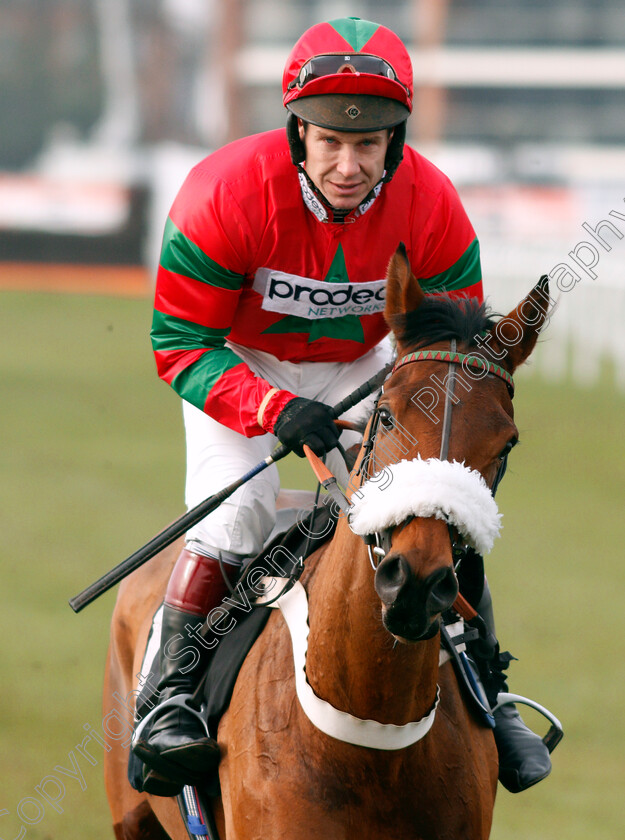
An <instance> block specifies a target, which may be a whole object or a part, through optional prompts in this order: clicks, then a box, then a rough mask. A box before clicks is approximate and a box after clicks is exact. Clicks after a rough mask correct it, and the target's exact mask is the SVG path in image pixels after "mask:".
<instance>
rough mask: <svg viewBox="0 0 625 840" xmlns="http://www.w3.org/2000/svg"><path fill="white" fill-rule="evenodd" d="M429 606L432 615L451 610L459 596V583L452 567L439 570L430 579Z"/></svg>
mask: <svg viewBox="0 0 625 840" xmlns="http://www.w3.org/2000/svg"><path fill="white" fill-rule="evenodd" d="M427 583H428V587H429V593H428V596H427V606H428V610H429V612H430V614H431V615H434V614H435V613H439V612H444V611H445V610H447V609H449V607H451V605H452V604H453V602H454V601H455V599H456V595H457V594H458V581H457V578H456V575H455V573H454V570H453V569H452V568H451V567H450V566H446V567H445V568H444V569H437V571H435V572H432V574H431V575H430V577H429V578H428V581H427Z"/></svg>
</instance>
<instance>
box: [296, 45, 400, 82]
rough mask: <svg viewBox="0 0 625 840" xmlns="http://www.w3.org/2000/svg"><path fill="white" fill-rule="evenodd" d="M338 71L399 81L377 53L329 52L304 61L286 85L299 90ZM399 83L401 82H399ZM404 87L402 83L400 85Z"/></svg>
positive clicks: (386, 62)
mask: <svg viewBox="0 0 625 840" xmlns="http://www.w3.org/2000/svg"><path fill="white" fill-rule="evenodd" d="M340 73H356V74H358V73H367V74H368V75H371V76H383V77H384V78H387V79H391V80H392V81H394V82H399V79H398V77H397V73H396V72H395V70H394V69H393V67H392V66H391V65H390V64H389V63H388V61H385V60H384V59H383V58H380V56H377V55H368V54H366V53H355V54H351V55H350V54H348V55H346V54H345V53H329V54H327V55H315V56H313V57H312V58H310V59H308V61H306V62H305V63H304V64H303V65H302V67H301V69H300V71H299V73H298V74H297V78H296V79H294V80H293V81H292V82H291V83H290V84H289V85H288V87H287V90H292V89H293V88H294V87H298V88H299V89H300V90H301V89H302V88H303V87H304V85H305V84H307V83H308V82H312V81H314V80H315V79H321V78H323V77H324V76H333V75H336V74H340ZM399 83H400V84H401V82H399ZM402 87H404V85H402Z"/></svg>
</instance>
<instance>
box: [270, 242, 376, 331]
mask: <svg viewBox="0 0 625 840" xmlns="http://www.w3.org/2000/svg"><path fill="white" fill-rule="evenodd" d="M323 279H324V281H325V282H326V283H349V275H348V273H347V267H346V265H345V254H344V253H343V248H342V246H341V244H340V243H339V246H338V248H337V249H336V254H335V255H334V257H333V258H332V264H331V266H330V268H329V269H328V273H327V274H326V276H325V277H324V278H323ZM266 333H271V334H273V333H307V334H308V343H309V344H310V343H311V342H313V341H316V340H317V339H318V338H338V339H343V340H347V341H358V342H360V343H361V344H362V343H363V342H364V340H365V334H364V331H363V329H362V324H361V323H360V319H359V318H358V316H357V315H343V316H342V317H340V318H317V319H315V320H313V319H309V318H301V317H300V316H299V315H287V316H286V317H284V318H281V319H280V320H279V321H277V322H276V323H275V324H272V325H271V326H270V327H267V329H266V330H263V334H266Z"/></svg>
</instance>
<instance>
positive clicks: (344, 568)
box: [306, 521, 438, 725]
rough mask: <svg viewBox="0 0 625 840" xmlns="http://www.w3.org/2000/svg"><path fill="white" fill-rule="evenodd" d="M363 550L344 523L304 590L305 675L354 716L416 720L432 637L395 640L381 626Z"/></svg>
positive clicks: (434, 657) (424, 696)
mask: <svg viewBox="0 0 625 840" xmlns="http://www.w3.org/2000/svg"><path fill="white" fill-rule="evenodd" d="M373 575H374V573H373V570H372V568H371V564H370V562H369V558H368V555H367V551H366V547H365V545H364V543H363V541H362V539H360V538H359V537H356V536H355V535H354V534H352V532H351V531H350V530H349V528H348V527H347V524H346V523H345V522H344V521H341V522H340V523H339V526H338V528H337V533H336V535H335V537H334V539H333V540H332V542H331V543H330V545H329V546H328V547H327V548H326V549H325V551H324V553H323V554H322V556H321V557H320V558H319V560H318V566H317V568H316V571H315V574H314V576H313V579H312V580H311V581H310V584H309V586H308V590H309V601H310V607H309V609H310V613H309V624H310V634H309V643H308V654H307V660H306V673H307V676H308V680H309V682H310V684H311V686H312V688H313V690H314V691H315V693H317V694H318V695H319V696H320V697H322V698H323V699H324V700H327V701H328V702H330V703H332V704H333V705H334V706H336V707H337V708H339V709H342V710H343V711H346V712H349V713H350V714H353V715H355V716H356V717H360V718H365V719H367V718H372V719H374V720H378V721H380V722H381V723H394V724H398V725H399V724H403V723H407V722H408V721H411V720H418V719H419V718H421V717H422V716H423V715H424V714H426V713H427V712H428V711H429V709H430V708H431V706H432V704H433V702H434V699H435V695H436V680H437V674H438V637H436V639H432V640H430V641H427V642H419V643H416V644H412V645H408V644H399V643H396V642H395V640H394V639H393V637H392V636H391V635H390V634H389V632H388V631H387V630H386V629H385V628H384V626H383V624H382V617H381V605H380V600H379V598H378V596H377V594H376V592H375V589H374V581H373Z"/></svg>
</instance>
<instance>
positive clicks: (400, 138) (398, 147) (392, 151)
mask: <svg viewBox="0 0 625 840" xmlns="http://www.w3.org/2000/svg"><path fill="white" fill-rule="evenodd" d="M405 142H406V121H404V122H402V123H399V125H396V126H395V128H394V129H393V136H392V137H391V142H390V143H389V144H388V149H387V150H386V159H385V161H384V166H385V169H386V172H385V173H384V183H385V184H386V183H388V182H389V181H390V180H391V178H392V177H393V175H394V174H395V172H397V167H398V166H399V164H400V163H401V162H402V160H403V158H404V143H405Z"/></svg>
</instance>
